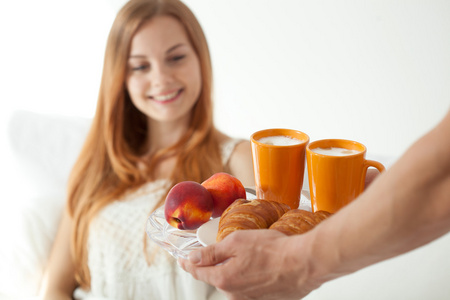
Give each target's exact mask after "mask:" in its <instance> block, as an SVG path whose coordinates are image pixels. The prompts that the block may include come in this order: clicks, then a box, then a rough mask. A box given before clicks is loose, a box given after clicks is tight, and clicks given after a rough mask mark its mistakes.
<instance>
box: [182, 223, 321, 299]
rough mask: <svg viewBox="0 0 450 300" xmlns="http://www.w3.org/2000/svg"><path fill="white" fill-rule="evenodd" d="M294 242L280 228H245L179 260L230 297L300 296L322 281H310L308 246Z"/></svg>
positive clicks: (194, 273)
mask: <svg viewBox="0 0 450 300" xmlns="http://www.w3.org/2000/svg"><path fill="white" fill-rule="evenodd" d="M293 241H294V238H292V237H287V236H286V235H284V234H282V233H280V232H278V231H276V230H242V231H237V232H234V233H232V234H231V235H229V236H227V237H226V238H225V239H224V240H223V241H222V242H220V243H217V244H214V245H211V246H209V247H206V248H203V249H200V250H197V251H194V252H192V253H191V254H190V255H189V260H183V259H180V260H179V263H180V265H181V267H182V268H183V269H184V270H186V271H187V272H190V273H191V274H192V275H193V276H194V278H196V279H199V280H202V281H204V282H207V283H209V284H211V285H213V286H216V287H217V288H218V289H220V290H222V291H223V292H224V293H225V294H226V295H227V297H228V298H229V299H299V298H301V297H304V296H306V295H307V294H308V293H309V292H311V291H312V290H313V289H315V288H317V287H318V286H319V284H311V283H308V282H307V281H308V277H309V276H308V272H309V269H310V268H309V266H308V265H307V264H305V261H304V260H303V259H302V257H303V255H302V254H306V253H302V252H303V251H306V249H302V248H303V247H302V246H301V245H300V246H299V243H298V242H297V245H295V244H296V243H294V242H293ZM292 252H294V253H295V255H292ZM274 282H277V284H275V285H274V284H273V283H274Z"/></svg>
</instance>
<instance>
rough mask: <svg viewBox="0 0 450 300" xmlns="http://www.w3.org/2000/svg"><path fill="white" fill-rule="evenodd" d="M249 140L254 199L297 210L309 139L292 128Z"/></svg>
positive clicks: (267, 130)
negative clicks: (254, 189) (280, 204)
mask: <svg viewBox="0 0 450 300" xmlns="http://www.w3.org/2000/svg"><path fill="white" fill-rule="evenodd" d="M250 140H251V145H252V155H253V170H254V173H255V184H256V196H257V198H259V199H264V200H272V201H277V202H282V203H285V204H288V205H289V206H290V207H291V208H298V206H299V204H300V197H301V191H302V186H303V175H304V170H305V151H306V145H307V144H308V142H309V136H308V135H306V134H305V133H303V132H300V131H297V130H292V129H266V130H261V131H258V132H255V133H254V134H253V135H252V136H251V138H250Z"/></svg>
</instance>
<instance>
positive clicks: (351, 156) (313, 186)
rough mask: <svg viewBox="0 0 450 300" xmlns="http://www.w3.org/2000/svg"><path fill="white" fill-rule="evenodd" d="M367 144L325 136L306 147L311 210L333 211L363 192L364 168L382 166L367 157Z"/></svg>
mask: <svg viewBox="0 0 450 300" xmlns="http://www.w3.org/2000/svg"><path fill="white" fill-rule="evenodd" d="M366 151H367V149H366V147H365V146H364V145H363V144H361V143H358V142H354V141H349V140H341V139H327V140H318V141H314V142H312V143H310V144H309V145H308V147H307V148H306V159H307V165H308V178H309V190H310V193H311V207H312V211H313V212H314V211H319V210H325V211H328V212H330V213H335V212H336V211H338V210H339V209H340V208H342V207H343V206H345V205H347V204H348V203H350V202H351V201H352V200H354V199H355V198H356V197H358V195H359V194H361V193H362V192H363V191H364V182H365V178H366V173H367V169H368V168H369V167H375V168H377V169H378V171H380V172H383V171H384V170H385V168H384V166H383V165H382V164H381V163H379V162H377V161H373V160H366V159H365V156H366Z"/></svg>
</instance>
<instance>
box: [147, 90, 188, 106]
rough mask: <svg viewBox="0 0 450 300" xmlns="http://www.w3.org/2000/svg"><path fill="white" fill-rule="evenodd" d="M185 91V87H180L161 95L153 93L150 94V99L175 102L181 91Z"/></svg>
mask: <svg viewBox="0 0 450 300" xmlns="http://www.w3.org/2000/svg"><path fill="white" fill-rule="evenodd" d="M183 91H184V89H179V90H176V91H173V92H170V93H167V94H159V95H152V96H149V99H150V100H153V101H156V102H158V103H169V102H173V101H175V100H177V99H179V98H180V95H181V93H182V92H183Z"/></svg>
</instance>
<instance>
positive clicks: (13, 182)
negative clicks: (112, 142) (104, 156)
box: [0, 111, 90, 298]
mask: <svg viewBox="0 0 450 300" xmlns="http://www.w3.org/2000/svg"><path fill="white" fill-rule="evenodd" d="M89 126H90V120H89V119H83V118H77V117H64V116H56V115H44V114H38V113H32V112H27V111H17V112H15V113H14V114H13V115H12V116H11V118H10V120H9V124H8V138H9V149H10V152H11V153H10V155H6V157H7V158H3V160H4V162H2V165H3V166H6V169H3V172H2V173H3V177H5V180H4V182H5V183H6V184H5V187H4V188H2V195H3V196H2V198H1V199H0V204H1V205H0V239H1V243H2V245H1V247H0V257H1V259H0V298H2V297H6V296H9V297H31V296H34V295H36V294H37V292H38V289H39V284H40V281H41V277H42V274H43V271H44V267H45V265H46V263H47V259H48V255H49V252H50V249H51V246H52V244H53V239H54V237H55V234H56V231H57V228H58V223H59V220H60V217H61V212H62V209H63V207H64V205H65V194H66V182H67V179H68V176H69V173H70V170H71V168H72V166H73V164H74V162H75V160H76V158H77V156H78V154H79V151H80V150H81V146H82V144H83V142H84V139H85V138H86V134H87V131H88V128H89ZM2 181H3V180H2Z"/></svg>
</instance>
